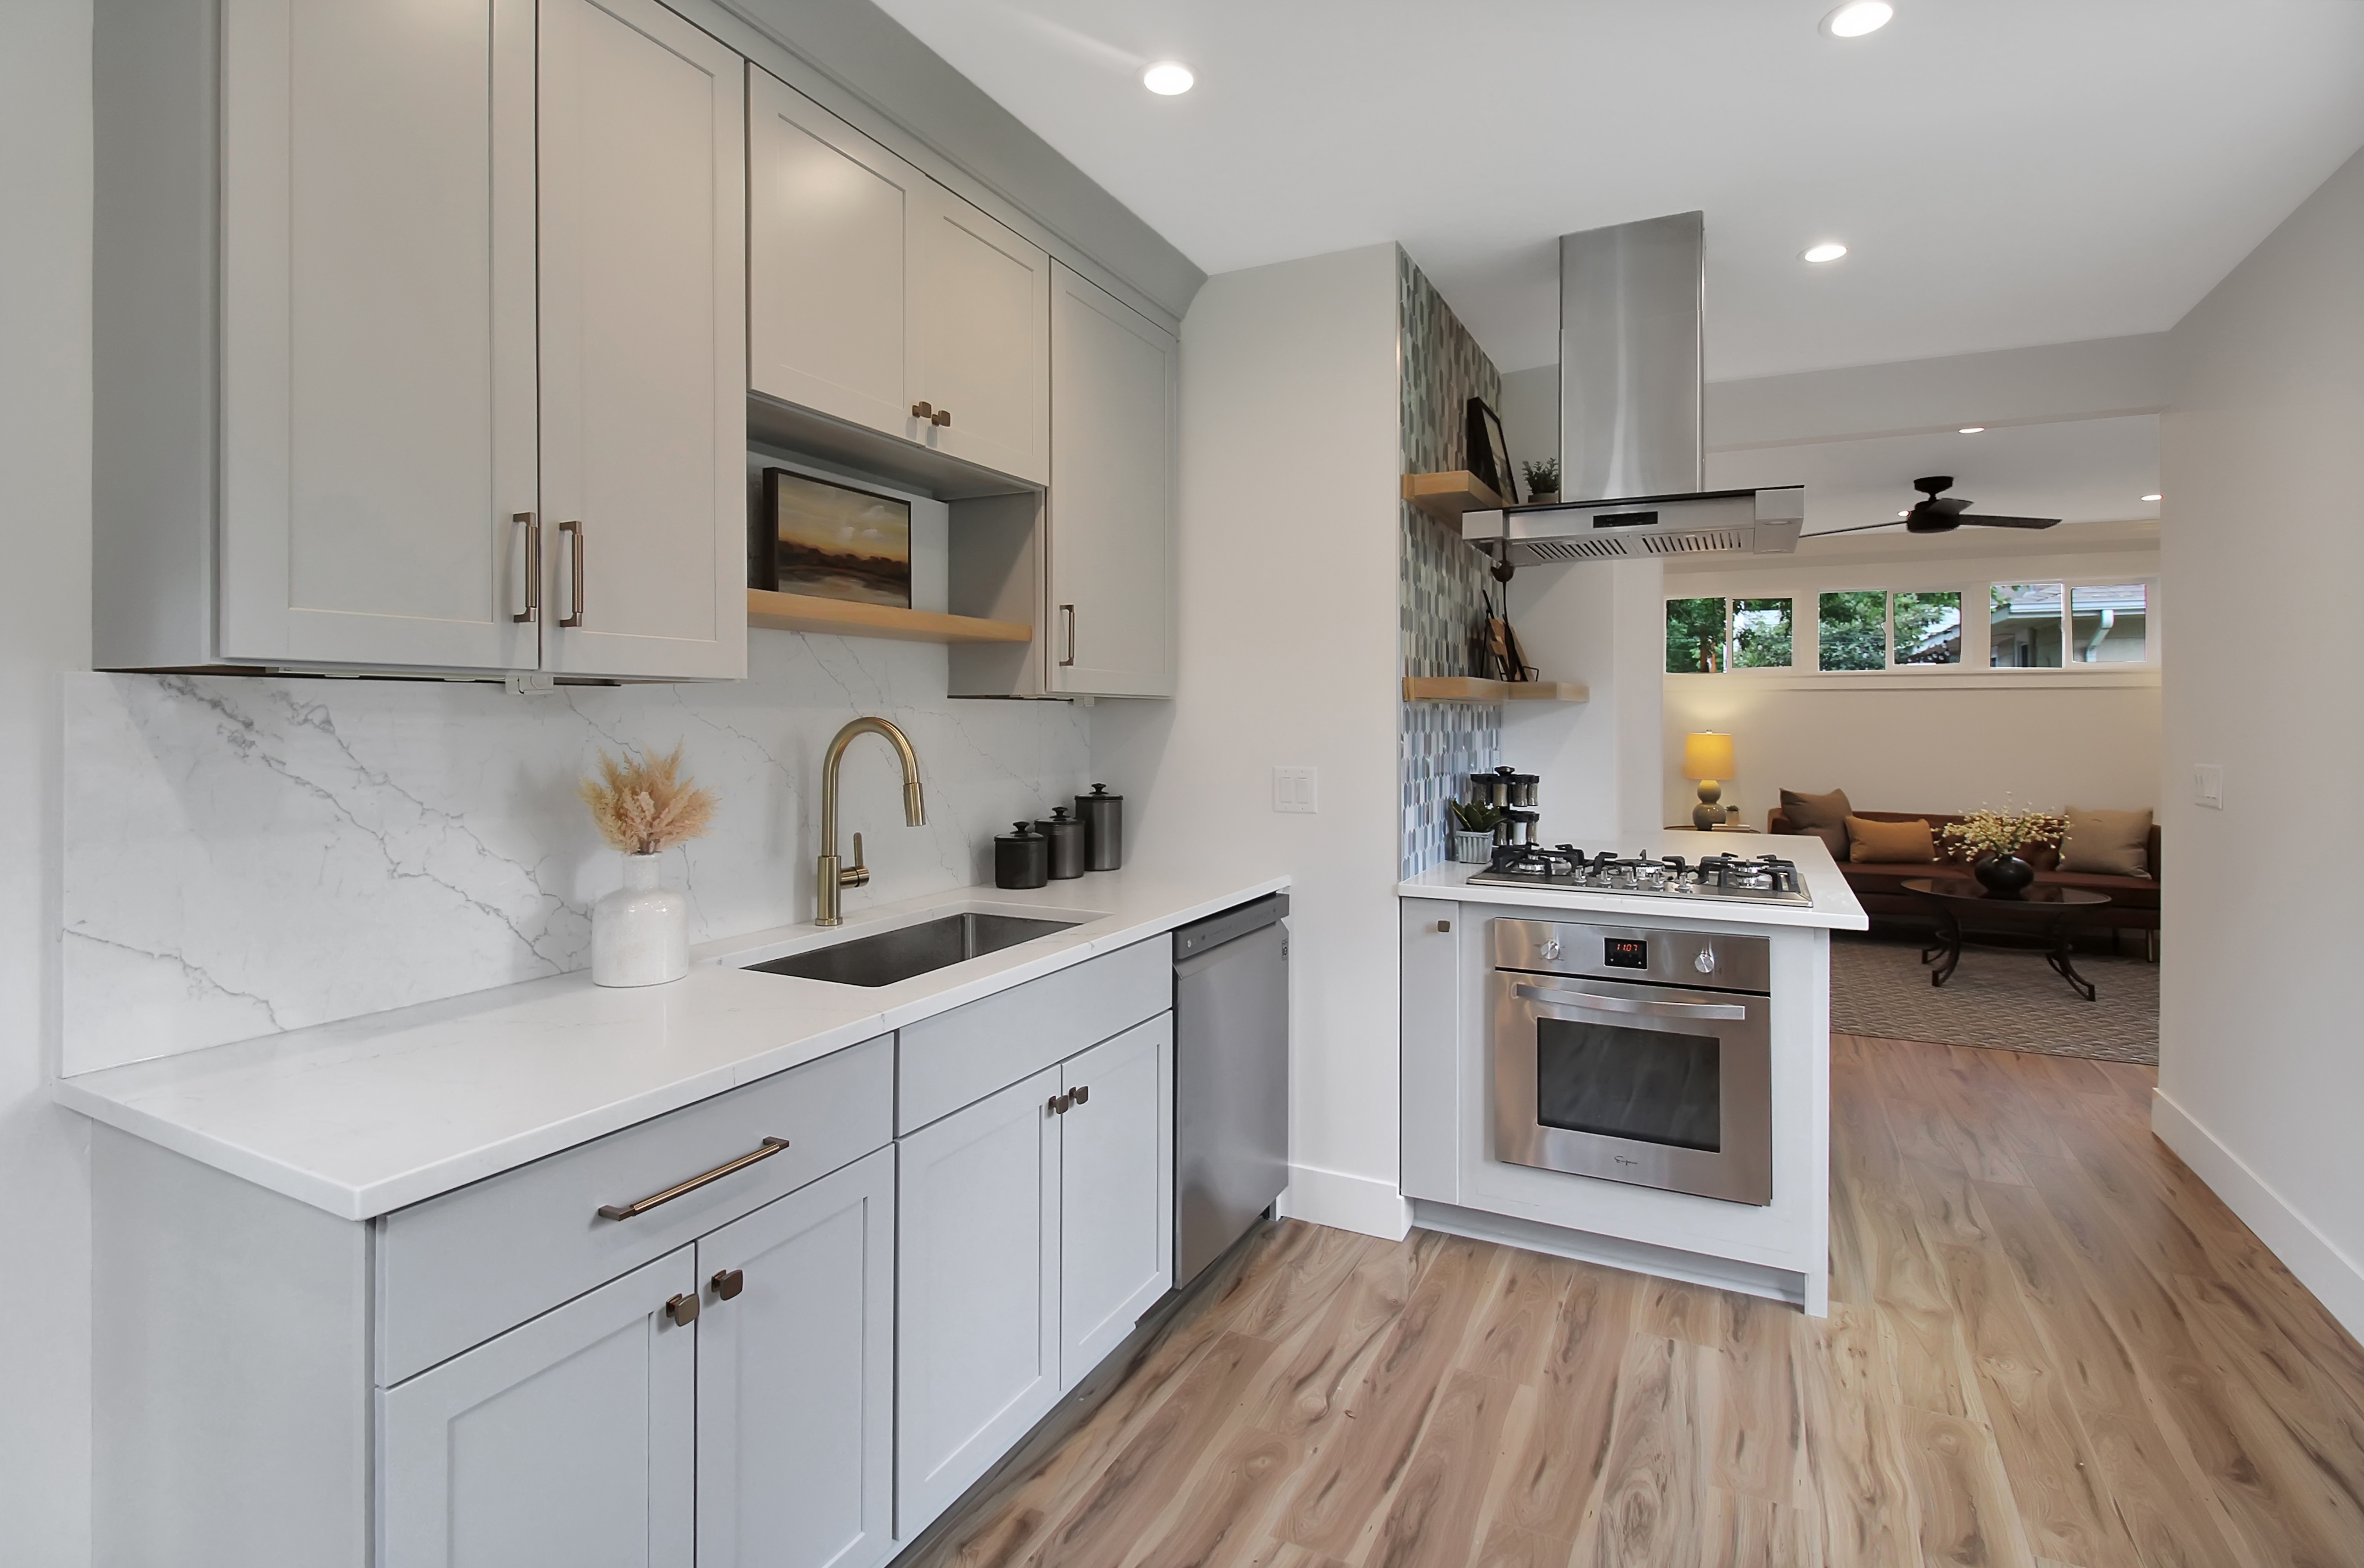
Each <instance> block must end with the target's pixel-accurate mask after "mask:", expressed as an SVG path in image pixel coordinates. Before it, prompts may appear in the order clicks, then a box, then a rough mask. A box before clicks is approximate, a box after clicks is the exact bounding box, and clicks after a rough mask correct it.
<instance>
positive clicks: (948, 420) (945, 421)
mask: <svg viewBox="0 0 2364 1568" xmlns="http://www.w3.org/2000/svg"><path fill="white" fill-rule="evenodd" d="M952 422H953V411H952V410H951V409H949V408H939V409H937V410H936V411H935V412H934V413H933V414H931V415H929V416H928V423H929V424H931V425H942V426H943V427H945V428H947V429H949V428H951V427H952Z"/></svg>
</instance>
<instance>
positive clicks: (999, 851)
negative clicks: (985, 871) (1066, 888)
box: [993, 822, 1051, 887]
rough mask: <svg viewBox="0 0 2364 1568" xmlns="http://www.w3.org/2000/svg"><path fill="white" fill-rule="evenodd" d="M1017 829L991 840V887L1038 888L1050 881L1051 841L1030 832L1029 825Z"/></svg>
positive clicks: (1021, 825) (1032, 830) (1029, 823)
mask: <svg viewBox="0 0 2364 1568" xmlns="http://www.w3.org/2000/svg"><path fill="white" fill-rule="evenodd" d="M1017 828H1018V830H1017V831H1016V832H1014V833H1004V834H1002V835H1001V836H1000V837H999V838H997V839H996V840H993V885H994V886H996V887H1040V886H1042V885H1043V884H1044V883H1046V882H1048V881H1050V880H1051V840H1048V839H1046V838H1044V837H1043V835H1042V834H1040V833H1037V832H1036V831H1034V824H1032V823H1031V822H1020V823H1019V824H1017Z"/></svg>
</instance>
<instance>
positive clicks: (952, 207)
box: [905, 181, 1051, 484]
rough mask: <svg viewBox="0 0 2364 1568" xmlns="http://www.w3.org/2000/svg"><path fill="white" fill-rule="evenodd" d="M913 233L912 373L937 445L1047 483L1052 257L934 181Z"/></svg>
mask: <svg viewBox="0 0 2364 1568" xmlns="http://www.w3.org/2000/svg"><path fill="white" fill-rule="evenodd" d="M918 194H919V195H920V206H919V207H918V210H917V213H916V217H917V219H918V221H917V223H916V224H915V225H914V227H913V229H912V234H911V244H910V250H909V258H910V261H909V264H910V266H911V268H912V282H913V299H912V328H913V332H912V338H911V359H910V372H909V376H908V377H907V378H906V383H905V384H906V385H907V386H908V387H909V389H910V393H911V395H912V397H913V398H914V399H917V400H920V401H924V402H925V403H927V404H928V406H930V408H931V410H933V417H934V418H935V419H936V420H939V421H941V422H940V423H933V424H929V425H925V426H920V427H918V428H919V430H920V434H921V435H922V436H923V437H924V438H925V439H927V440H928V441H929V443H930V444H931V445H932V446H934V447H935V448H936V449H937V450H939V451H942V452H946V453H949V454H950V455H952V456H953V457H956V458H960V459H962V460H963V461H965V462H973V463H976V464H977V465H978V466H980V467H983V468H989V469H993V470H995V471H996V472H997V473H1007V474H1010V475H1012V476H1014V477H1016V478H1019V479H1023V480H1027V481H1030V482H1031V483H1033V484H1042V483H1043V482H1044V481H1046V480H1047V479H1049V477H1050V471H1051V464H1050V441H1051V438H1050V425H1051V417H1050V416H1051V397H1050V385H1051V375H1050V360H1051V334H1050V321H1049V312H1050V305H1051V290H1050V274H1051V261H1050V258H1049V257H1048V256H1046V255H1044V254H1043V251H1042V250H1040V249H1039V248H1038V247H1036V246H1034V245H1031V244H1030V243H1028V242H1027V241H1026V240H1024V239H1020V238H1019V237H1018V236H1017V235H1016V234H1013V233H1011V232H1010V231H1009V229H1008V228H1004V227H1002V225H1001V224H999V223H998V222H996V221H995V220H994V219H992V218H990V217H987V216H986V215H985V214H984V213H983V212H981V211H979V210H978V209H977V208H976V207H974V206H970V205H969V204H968V203H966V202H965V201H963V200H962V199H961V198H960V197H958V196H956V195H953V194H952V193H951V192H950V191H948V190H945V189H944V188H943V187H942V185H939V184H937V183H934V182H933V181H923V182H921V185H920V191H919V193H918Z"/></svg>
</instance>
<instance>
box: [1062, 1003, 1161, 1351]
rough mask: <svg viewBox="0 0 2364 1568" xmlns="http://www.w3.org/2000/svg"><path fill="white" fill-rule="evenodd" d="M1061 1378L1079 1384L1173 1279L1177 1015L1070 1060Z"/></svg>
mask: <svg viewBox="0 0 2364 1568" xmlns="http://www.w3.org/2000/svg"><path fill="white" fill-rule="evenodd" d="M1063 1070H1064V1071H1065V1074H1066V1088H1065V1091H1064V1093H1065V1095H1072V1096H1074V1104H1073V1105H1072V1106H1070V1107H1069V1109H1068V1110H1067V1112H1066V1114H1065V1115H1064V1116H1062V1117H1060V1118H1058V1120H1059V1145H1060V1152H1059V1187H1060V1192H1061V1195H1062V1197H1061V1202H1060V1208H1059V1216H1060V1218H1059V1260H1060V1262H1059V1295H1060V1307H1059V1324H1060V1349H1059V1368H1060V1377H1059V1382H1060V1386H1061V1387H1062V1388H1063V1389H1065V1388H1072V1387H1074V1386H1075V1385H1076V1383H1077V1382H1078V1381H1079V1380H1080V1379H1081V1378H1082V1377H1083V1375H1084V1374H1085V1373H1087V1372H1089V1371H1091V1369H1092V1368H1094V1367H1096V1366H1098V1364H1099V1363H1100V1362H1101V1361H1102V1360H1103V1359H1105V1358H1106V1357H1107V1355H1108V1353H1109V1352H1110V1351H1112V1350H1114V1349H1116V1347H1117V1346H1118V1345H1119V1344H1120V1343H1121V1342H1122V1341H1123V1340H1124V1337H1125V1336H1126V1335H1128V1334H1130V1333H1132V1327H1133V1325H1134V1324H1135V1323H1137V1322H1139V1321H1140V1320H1141V1318H1142V1315H1143V1313H1145V1312H1147V1311H1148V1310H1149V1309H1150V1308H1151V1307H1154V1306H1155V1305H1156V1303H1157V1300H1158V1298H1159V1297H1160V1296H1164V1295H1165V1293H1166V1291H1167V1290H1168V1289H1170V1288H1171V1287H1172V1285H1173V1283H1174V1185H1173V1171H1174V1159H1173V1153H1174V1143H1173V1126H1174V1112H1173V1107H1174V1015H1173V1014H1171V1013H1160V1014H1159V1015H1158V1016H1157V1017H1155V1018H1152V1019H1150V1020H1149V1021H1148V1022H1147V1023H1145V1024H1139V1025H1136V1026H1135V1027H1133V1028H1132V1029H1127V1030H1126V1031H1125V1032H1124V1033H1122V1034H1121V1035H1119V1036H1117V1037H1116V1038H1115V1039H1114V1040H1105V1041H1103V1042H1101V1043H1100V1044H1098V1045H1096V1046H1094V1047H1092V1049H1091V1050H1089V1051H1085V1052H1084V1053H1083V1054H1081V1055H1080V1056H1072V1057H1069V1058H1068V1059H1067V1061H1066V1063H1065V1067H1064V1069H1063Z"/></svg>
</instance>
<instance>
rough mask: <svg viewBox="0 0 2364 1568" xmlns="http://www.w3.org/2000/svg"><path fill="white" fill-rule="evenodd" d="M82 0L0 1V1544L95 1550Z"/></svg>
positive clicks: (36, 1563) (86, 113) (86, 112)
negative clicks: (83, 978)
mask: <svg viewBox="0 0 2364 1568" xmlns="http://www.w3.org/2000/svg"><path fill="white" fill-rule="evenodd" d="M90 27H91V8H90V4H89V0H10V3H9V4H7V5H6V6H0V192H5V193H6V204H7V214H8V216H7V220H6V223H0V344H6V349H5V350H0V560H5V561H6V562H7V565H6V570H5V571H0V820H6V821H8V822H11V823H14V824H15V825H16V826H15V828H14V829H13V830H12V831H11V833H10V834H9V836H8V837H9V845H10V848H9V852H8V853H6V855H0V1195H5V1201H0V1289H5V1292H6V1297H7V1299H8V1300H9V1302H10V1303H11V1304H12V1307H13V1310H11V1311H10V1312H9V1313H8V1315H7V1319H6V1327H5V1328H0V1561H5V1562H7V1563H8V1564H10V1565H11V1568H16V1565H17V1564H24V1565H26V1568H51V1565H53V1564H73V1563H80V1562H87V1561H88V1560H89V1555H90V1239H89V1233H90V1184H89V1161H88V1133H87V1128H86V1125H85V1124H84V1123H83V1121H82V1120H81V1118H78V1117H73V1116H70V1115H68V1114H67V1113H65V1112H63V1111H61V1110H58V1109H56V1108H55V1107H53V1106H51V1105H50V1103H49V1098H48V1090H47V1088H46V1084H45V1080H46V1078H47V1077H48V1075H49V1073H50V1071H51V1070H52V1069H53V1067H54V1065H55V1062H56V1060H57V1050H58V1044H57V1042H58V1032H57V1020H58V1005H57V1000H58V989H57V974H58V961H57V951H58V950H57V937H56V931H57V917H58V875H59V872H58V867H59V835H58V821H59V795H60V789H59V762H58V751H59V744H58V734H59V717H58V687H59V676H60V673H61V672H62V671H66V670H70V669H73V668H75V667H77V666H79V665H82V664H84V662H86V661H87V659H88V658H89V652H90V591H89V583H90V450H91V435H90V160H91V140H90Z"/></svg>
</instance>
